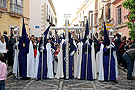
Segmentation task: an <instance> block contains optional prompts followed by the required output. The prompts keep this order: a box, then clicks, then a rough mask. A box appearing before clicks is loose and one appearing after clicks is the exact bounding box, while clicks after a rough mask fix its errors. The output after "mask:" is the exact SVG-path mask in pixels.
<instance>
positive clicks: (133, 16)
mask: <svg viewBox="0 0 135 90" xmlns="http://www.w3.org/2000/svg"><path fill="white" fill-rule="evenodd" d="M122 4H123V7H124V8H126V9H129V10H130V12H131V13H130V14H129V16H128V18H129V22H127V25H128V28H129V29H130V30H131V31H129V36H131V38H132V39H133V40H135V23H134V22H133V21H134V20H135V0H126V1H124V2H123V3H122Z"/></svg>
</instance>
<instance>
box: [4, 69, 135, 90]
mask: <svg viewBox="0 0 135 90" xmlns="http://www.w3.org/2000/svg"><path fill="white" fill-rule="evenodd" d="M88 89H99V90H100V89H101V90H102V89H115V90H119V89H135V80H127V79H126V72H124V71H122V70H121V69H119V79H118V83H114V82H111V81H110V82H101V81H98V80H94V81H87V80H77V79H71V80H64V79H61V80H58V79H48V80H43V81H36V80H34V79H31V80H19V81H18V80H16V79H15V78H14V76H13V75H12V76H10V77H9V78H8V80H7V83H6V90H88Z"/></svg>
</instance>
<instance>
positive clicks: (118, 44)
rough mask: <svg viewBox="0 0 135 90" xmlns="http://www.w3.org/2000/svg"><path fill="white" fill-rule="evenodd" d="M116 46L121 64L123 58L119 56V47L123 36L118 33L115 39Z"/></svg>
mask: <svg viewBox="0 0 135 90" xmlns="http://www.w3.org/2000/svg"><path fill="white" fill-rule="evenodd" d="M114 42H115V46H116V49H117V50H116V54H117V58H118V64H119V65H120V63H121V60H120V56H119V47H120V45H121V38H120V35H119V34H118V33H117V34H116V39H115V41H114Z"/></svg>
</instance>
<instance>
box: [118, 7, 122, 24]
mask: <svg viewBox="0 0 135 90" xmlns="http://www.w3.org/2000/svg"><path fill="white" fill-rule="evenodd" d="M118 24H121V8H118Z"/></svg>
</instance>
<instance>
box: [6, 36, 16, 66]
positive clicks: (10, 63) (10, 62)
mask: <svg viewBox="0 0 135 90" xmlns="http://www.w3.org/2000/svg"><path fill="white" fill-rule="evenodd" d="M15 42H16V40H15V38H14V35H13V34H12V35H11V37H10V40H9V58H8V66H11V67H13V62H14V50H15V48H14V45H15Z"/></svg>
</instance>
